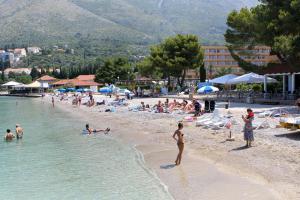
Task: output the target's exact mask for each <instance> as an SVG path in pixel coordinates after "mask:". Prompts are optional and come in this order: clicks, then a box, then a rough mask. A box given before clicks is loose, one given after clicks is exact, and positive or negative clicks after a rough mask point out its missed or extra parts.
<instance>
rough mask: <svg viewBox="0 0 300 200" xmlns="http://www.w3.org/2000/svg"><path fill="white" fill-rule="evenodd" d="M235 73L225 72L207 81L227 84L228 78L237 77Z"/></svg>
mask: <svg viewBox="0 0 300 200" xmlns="http://www.w3.org/2000/svg"><path fill="white" fill-rule="evenodd" d="M237 77H238V76H237V75H234V74H226V75H224V76H221V77H218V78H214V79H212V80H210V81H209V82H211V83H216V84H223V85H227V84H228V83H229V81H230V80H232V79H234V78H237Z"/></svg>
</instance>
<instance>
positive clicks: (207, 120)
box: [196, 109, 220, 126]
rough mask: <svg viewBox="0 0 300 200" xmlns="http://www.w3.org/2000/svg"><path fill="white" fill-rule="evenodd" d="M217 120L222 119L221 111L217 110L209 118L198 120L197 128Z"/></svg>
mask: <svg viewBox="0 0 300 200" xmlns="http://www.w3.org/2000/svg"><path fill="white" fill-rule="evenodd" d="M217 118H218V119H220V114H219V110H217V109H216V110H215V111H214V112H213V113H212V115H210V116H209V117H207V118H204V119H200V120H197V122H196V126H203V125H204V124H205V123H206V122H209V121H212V120H214V119H217Z"/></svg>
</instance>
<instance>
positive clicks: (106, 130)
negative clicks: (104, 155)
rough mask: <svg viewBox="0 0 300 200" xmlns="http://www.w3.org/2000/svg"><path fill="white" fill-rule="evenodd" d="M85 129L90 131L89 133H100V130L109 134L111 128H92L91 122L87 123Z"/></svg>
mask: <svg viewBox="0 0 300 200" xmlns="http://www.w3.org/2000/svg"><path fill="white" fill-rule="evenodd" d="M85 129H86V130H87V131H88V132H89V135H90V134H92V133H99V132H104V134H108V132H109V131H110V128H107V129H105V130H101V129H92V128H90V125H89V124H86V125H85Z"/></svg>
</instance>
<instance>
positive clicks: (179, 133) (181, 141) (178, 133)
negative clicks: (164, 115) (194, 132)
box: [173, 123, 184, 165]
mask: <svg viewBox="0 0 300 200" xmlns="http://www.w3.org/2000/svg"><path fill="white" fill-rule="evenodd" d="M182 129H183V124H182V123H178V129H177V130H176V131H175V133H174V134H173V138H174V140H176V141H177V146H178V150H179V153H178V155H177V158H176V161H175V164H176V165H180V163H181V158H182V152H183V149H184V139H183V136H184V134H183V133H182V131H181V130H182Z"/></svg>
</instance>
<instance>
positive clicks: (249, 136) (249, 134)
mask: <svg viewBox="0 0 300 200" xmlns="http://www.w3.org/2000/svg"><path fill="white" fill-rule="evenodd" d="M247 114H248V115H246V117H244V115H242V119H243V120H244V122H245V126H244V139H245V140H246V142H247V143H246V147H251V142H253V141H254V136H253V126H252V121H253V120H254V113H253V111H252V109H250V108H248V109H247Z"/></svg>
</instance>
